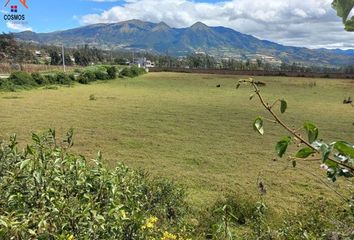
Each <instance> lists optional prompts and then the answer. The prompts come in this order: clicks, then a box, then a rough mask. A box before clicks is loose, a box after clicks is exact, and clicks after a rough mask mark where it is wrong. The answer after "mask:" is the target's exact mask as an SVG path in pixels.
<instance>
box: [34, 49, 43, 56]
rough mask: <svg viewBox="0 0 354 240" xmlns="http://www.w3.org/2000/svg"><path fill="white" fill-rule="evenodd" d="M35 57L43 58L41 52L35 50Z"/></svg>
mask: <svg viewBox="0 0 354 240" xmlns="http://www.w3.org/2000/svg"><path fill="white" fill-rule="evenodd" d="M34 55H36V57H42V52H41V51H39V50H35V51H34Z"/></svg>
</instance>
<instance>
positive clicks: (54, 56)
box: [49, 50, 62, 65]
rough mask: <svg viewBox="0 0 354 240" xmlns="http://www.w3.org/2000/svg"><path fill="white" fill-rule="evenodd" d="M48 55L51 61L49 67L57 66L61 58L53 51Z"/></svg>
mask: <svg viewBox="0 0 354 240" xmlns="http://www.w3.org/2000/svg"><path fill="white" fill-rule="evenodd" d="M49 55H50V59H51V60H50V64H51V65H59V64H60V63H61V62H62V60H61V57H60V55H59V53H58V52H57V51H55V50H53V51H51V52H50V53H49Z"/></svg>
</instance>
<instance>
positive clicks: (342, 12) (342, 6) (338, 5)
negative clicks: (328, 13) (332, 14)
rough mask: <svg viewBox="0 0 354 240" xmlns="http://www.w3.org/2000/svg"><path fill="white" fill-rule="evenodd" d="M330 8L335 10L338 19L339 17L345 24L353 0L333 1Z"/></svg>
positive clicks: (353, 2) (353, 3)
mask: <svg viewBox="0 0 354 240" xmlns="http://www.w3.org/2000/svg"><path fill="white" fill-rule="evenodd" d="M332 7H333V8H334V9H335V10H337V15H338V17H341V18H342V20H343V23H345V21H346V20H347V19H348V17H349V14H350V12H351V11H352V9H353V7H354V0H334V1H333V3H332Z"/></svg>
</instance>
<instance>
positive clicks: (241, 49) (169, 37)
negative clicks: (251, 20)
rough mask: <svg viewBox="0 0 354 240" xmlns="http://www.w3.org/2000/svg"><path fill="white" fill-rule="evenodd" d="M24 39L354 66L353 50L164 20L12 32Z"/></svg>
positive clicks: (175, 54)
mask: <svg viewBox="0 0 354 240" xmlns="http://www.w3.org/2000/svg"><path fill="white" fill-rule="evenodd" d="M15 37H16V38H17V39H20V40H22V41H31V42H36V43H40V44H54V45H61V44H64V45H65V46H68V47H75V46H77V45H83V44H88V45H90V46H95V47H98V48H102V49H126V50H134V51H140V50H142V51H150V52H153V53H159V54H169V55H173V56H185V55H187V54H190V53H194V52H205V53H208V54H212V55H215V56H218V57H233V56H240V55H249V54H263V55H267V56H273V57H275V58H276V59H279V60H282V61H283V62H288V63H291V62H303V63H305V64H312V65H326V66H340V65H348V64H354V50H347V51H345V50H339V49H335V50H328V49H315V50H314V49H308V48H301V47H291V46H284V45H281V44H277V43H274V42H270V41H266V40H260V39H258V38H255V37H253V36H251V35H247V34H242V33H240V32H237V31H235V30H233V29H230V28H225V27H209V26H207V25H205V24H203V23H201V22H197V23H195V24H193V25H192V26H191V27H187V28H171V27H170V26H168V25H167V24H166V23H164V22H160V23H151V22H144V21H140V20H130V21H124V22H119V23H110V24H94V25H89V26H84V27H79V28H75V29H70V30H65V31H57V32H51V33H34V32H31V31H25V32H20V33H16V34H15Z"/></svg>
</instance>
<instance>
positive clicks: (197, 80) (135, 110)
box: [0, 73, 354, 213]
mask: <svg viewBox="0 0 354 240" xmlns="http://www.w3.org/2000/svg"><path fill="white" fill-rule="evenodd" d="M238 78H240V77H237V76H218V75H197V74H182V73H180V74H179V73H150V74H147V75H144V76H142V77H139V78H135V79H118V80H114V81H110V82H104V83H102V82H100V83H94V84H91V85H76V86H74V87H73V88H65V87H64V88H59V89H58V90H48V89H47V90H45V89H37V90H29V91H20V92H15V93H0V109H1V111H0V121H1V128H0V138H5V139H6V138H8V137H9V136H10V134H11V133H17V135H18V139H19V141H20V142H22V143H23V142H28V141H30V133H31V132H33V131H43V130H45V129H47V128H55V129H56V130H57V134H61V135H64V134H65V131H66V130H68V129H69V128H71V127H73V128H74V129H75V132H76V137H75V146H74V149H73V150H74V151H75V152H78V153H80V154H83V155H85V156H87V157H88V158H93V157H94V156H95V155H96V153H97V151H98V150H101V151H102V152H103V156H104V158H105V159H106V161H107V162H106V163H107V164H108V165H110V166H114V165H115V164H116V163H117V162H118V161H121V162H124V163H126V164H127V165H128V166H130V167H133V168H143V169H146V170H147V171H148V172H150V175H152V176H154V177H159V176H161V177H167V178H170V179H174V180H176V181H177V182H178V183H181V184H183V185H185V186H187V187H188V189H189V193H190V195H189V196H190V201H191V202H192V203H193V204H194V206H196V207H201V206H205V205H208V204H211V203H212V202H214V201H215V200H216V199H217V198H219V197H220V196H221V195H224V194H230V193H236V194H239V195H245V196H253V197H257V196H258V195H257V194H258V193H257V191H258V189H257V184H256V183H257V178H259V177H260V178H262V179H263V181H264V182H265V184H266V186H267V189H268V193H267V195H266V196H265V197H264V201H265V202H266V203H267V204H268V205H270V206H272V207H274V209H277V211H279V212H282V213H284V212H285V210H294V209H300V208H299V207H302V201H304V200H307V199H313V200H314V199H316V198H317V197H320V196H325V197H326V198H329V199H331V198H333V199H334V200H335V201H337V202H338V203H340V199H339V198H337V197H336V196H335V194H333V192H331V191H330V190H329V189H328V188H326V187H325V185H324V184H322V183H321V182H320V181H319V180H318V179H317V178H316V177H314V176H313V175H312V174H308V173H303V172H302V171H300V170H298V169H293V168H291V167H290V165H291V164H288V162H287V161H286V157H285V158H284V160H280V159H278V158H276V154H275V150H274V146H275V143H276V141H277V140H279V139H280V138H281V137H283V136H285V135H286V132H285V131H284V130H282V129H281V128H280V127H279V126H277V125H275V124H273V123H270V122H269V123H268V122H266V126H265V131H266V134H265V136H264V137H261V136H259V135H257V134H256V133H255V132H254V130H253V128H252V122H253V120H254V118H255V117H257V116H259V115H264V116H267V113H266V112H265V110H264V109H262V108H261V106H260V104H259V102H258V99H256V98H255V99H253V100H252V101H249V95H250V93H251V88H250V87H247V86H245V87H241V88H240V89H239V90H236V89H235V85H236V81H237V79H238ZM257 79H259V80H262V81H265V82H266V83H267V86H266V87H263V88H262V92H263V94H264V95H265V97H266V99H269V101H270V102H272V101H273V100H275V99H277V98H283V97H284V98H285V99H287V101H288V104H289V108H288V111H287V113H286V114H285V115H284V116H283V117H284V120H285V121H288V122H289V123H291V125H292V126H294V127H295V128H299V127H301V126H302V124H303V122H304V121H306V120H311V121H313V122H314V123H316V124H317V125H318V127H319V129H320V137H321V138H323V139H326V140H328V141H329V142H330V141H331V140H339V139H344V140H349V141H350V140H353V141H354V126H353V125H352V124H353V122H354V108H352V107H350V106H349V105H343V104H342V101H343V99H344V98H345V97H348V96H350V95H352V96H354V92H353V89H354V88H353V87H354V81H352V80H328V79H306V78H281V77H257ZM217 84H221V88H216V87H215V86H216V85H217ZM91 94H94V95H95V97H96V98H97V99H96V100H95V101H91V100H89V96H90V95H91ZM348 126H349V127H348ZM348 128H349V129H352V130H350V131H343V129H348ZM292 149H293V150H295V146H293V147H292ZM288 165H289V167H288V168H286V167H287V166H288ZM298 167H299V168H301V169H306V170H307V171H310V172H313V173H315V174H317V175H319V176H320V177H321V178H320V179H322V180H324V177H323V176H324V173H323V172H321V170H319V164H318V162H306V163H304V162H303V163H299V164H298ZM329 185H331V184H329ZM341 187H343V185H341ZM338 188H339V191H343V189H341V188H340V186H338Z"/></svg>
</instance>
